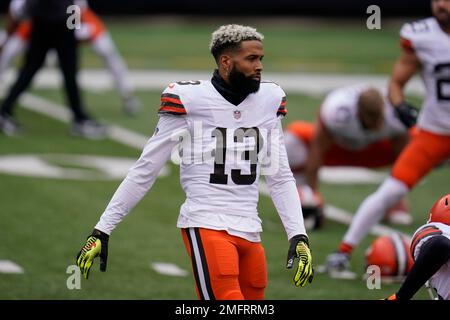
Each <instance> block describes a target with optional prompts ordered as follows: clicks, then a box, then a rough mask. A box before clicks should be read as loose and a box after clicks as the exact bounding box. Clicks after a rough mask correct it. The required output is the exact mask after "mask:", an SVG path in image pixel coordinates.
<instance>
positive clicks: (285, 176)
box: [96, 81, 306, 242]
mask: <svg viewBox="0 0 450 320" xmlns="http://www.w3.org/2000/svg"><path fill="white" fill-rule="evenodd" d="M159 114H160V121H159V122H158V125H157V128H156V130H155V134H154V135H153V137H152V138H151V139H150V140H149V141H148V143H147V145H146V147H145V148H144V151H143V153H142V155H141V157H140V159H139V160H138V162H137V163H136V164H135V166H134V167H133V168H132V169H131V170H130V172H129V174H128V175H127V178H126V179H125V180H124V182H122V184H121V186H120V187H119V189H118V190H117V192H116V194H115V195H114V197H113V199H112V200H111V202H110V204H109V205H108V207H107V209H106V210H105V212H104V214H103V215H102V217H101V219H100V222H99V224H97V226H96V228H98V229H99V230H101V231H104V232H107V233H108V234H109V233H110V232H111V231H112V229H113V228H114V227H115V225H116V224H117V223H118V222H120V220H121V219H122V218H123V216H124V215H125V214H126V213H128V211H129V210H131V208H132V207H133V206H134V205H135V203H137V201H139V200H140V198H141V197H142V196H143V195H144V194H145V192H146V191H147V190H148V189H149V188H150V187H151V185H152V184H153V181H154V179H155V178H156V175H157V173H158V171H159V170H160V169H161V167H162V166H163V165H164V163H165V162H166V161H167V159H168V158H169V157H170V154H171V152H172V149H173V148H174V147H177V148H179V153H180V154H181V164H180V181H181V186H182V188H183V190H184V192H185V193H186V201H185V202H184V204H183V205H182V207H181V209H180V215H179V218H178V222H177V226H178V227H179V228H191V227H203V228H209V229H214V230H226V231H227V232H228V233H230V234H232V235H236V236H240V237H242V238H245V239H247V240H249V241H254V242H257V241H260V236H259V233H260V232H261V231H262V227H261V219H260V218H259V215H258V211H257V204H258V198H259V190H258V184H259V177H260V174H261V172H262V171H263V174H264V175H265V178H266V181H267V185H268V187H269V190H270V192H271V196H272V200H273V202H274V204H275V207H276V208H277V211H278V213H279V215H280V217H281V220H282V222H283V224H284V227H285V229H286V232H287V235H288V238H291V237H292V236H294V235H296V234H306V232H305V228H304V225H303V215H302V210H301V205H300V199H299V196H298V193H297V189H296V186H295V180H294V178H293V175H292V172H291V170H290V167H289V164H288V160H287V155H286V150H285V147H284V137H283V131H282V127H281V120H280V118H281V116H283V115H284V114H286V108H285V94H284V92H283V90H282V89H281V88H280V87H279V86H278V85H276V84H274V83H271V82H262V83H261V86H260V89H259V91H257V92H256V93H253V94H250V95H248V96H247V97H246V99H245V100H244V101H242V102H241V103H240V104H239V105H237V106H235V105H233V104H231V103H230V102H228V101H227V100H226V99H225V98H224V97H223V96H222V95H221V94H220V93H219V92H218V91H217V90H216V89H215V88H214V86H213V85H212V83H211V82H210V81H186V82H177V83H172V84H170V85H169V86H168V87H167V88H166V89H165V90H164V92H163V94H162V96H161V108H160V110H159ZM179 141H181V143H179Z"/></svg>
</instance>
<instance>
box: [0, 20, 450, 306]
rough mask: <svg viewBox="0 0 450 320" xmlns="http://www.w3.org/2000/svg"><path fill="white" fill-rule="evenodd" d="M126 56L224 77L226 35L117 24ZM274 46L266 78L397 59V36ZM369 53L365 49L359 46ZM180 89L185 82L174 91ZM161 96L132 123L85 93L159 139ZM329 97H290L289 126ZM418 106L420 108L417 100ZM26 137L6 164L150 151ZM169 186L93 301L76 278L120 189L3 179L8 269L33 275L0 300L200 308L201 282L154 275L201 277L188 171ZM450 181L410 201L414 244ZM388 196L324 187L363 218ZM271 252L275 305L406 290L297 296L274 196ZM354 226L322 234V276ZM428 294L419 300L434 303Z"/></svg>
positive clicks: (60, 133)
mask: <svg viewBox="0 0 450 320" xmlns="http://www.w3.org/2000/svg"><path fill="white" fill-rule="evenodd" d="M107 24H108V27H109V28H110V31H111V33H112V34H113V37H114V39H115V40H116V41H117V46H118V47H119V49H120V51H121V52H122V53H123V55H124V57H125V59H126V60H127V62H128V63H129V65H130V67H131V68H133V69H139V68H146V69H173V70H177V69H188V70H195V69H202V70H207V69H211V68H212V67H213V64H212V59H211V58H210V56H209V55H208V52H207V46H208V41H209V34H210V32H211V30H212V29H213V28H214V27H215V26H216V25H214V24H205V25H200V24H195V25H184V24H174V23H171V24H167V23H160V24H158V23H156V22H149V23H146V22H145V21H141V20H139V21H136V22H129V21H127V22H124V21H113V20H108V21H107ZM254 25H255V26H257V27H259V29H260V30H261V32H263V33H265V35H266V42H265V50H266V58H265V60H264V62H265V67H266V69H267V70H270V71H277V72H278V71H289V72H302V71H309V72H311V71H317V72H341V73H357V72H361V73H386V72H389V69H390V67H391V65H392V62H393V61H394V59H395V57H396V54H397V52H398V50H397V29H396V28H395V27H391V28H388V29H386V30H382V31H379V32H378V31H370V32H369V31H367V30H366V29H363V28H362V27H359V26H358V25H357V24H356V25H345V26H343V27H342V28H339V26H336V25H329V26H327V25H323V26H322V25H308V26H305V25H302V24H300V25H298V26H297V25H295V24H294V25H290V26H289V25H286V24H281V25H279V26H277V27H273V26H272V25H270V24H264V23H262V22H261V25H260V26H258V25H257V24H254ZM356 44H357V45H356ZM82 58H83V66H85V67H89V68H90V67H100V66H101V62H100V61H99V60H98V59H97V58H96V57H95V56H93V55H92V54H91V53H90V52H89V50H88V49H87V48H85V49H83V56H82ZM174 80H178V79H174ZM32 93H33V94H35V95H38V96H40V97H43V98H45V99H48V100H50V101H55V102H61V103H63V101H64V100H63V98H62V96H61V93H60V92H59V91H55V90H33V91H32ZM159 95H160V92H157V91H148V92H144V91H139V92H138V96H139V98H140V100H141V101H142V102H143V110H142V112H141V113H140V115H139V116H138V117H136V118H129V117H126V116H124V115H123V114H122V112H121V106H120V101H119V99H118V95H117V93H116V92H114V91H106V92H90V91H86V92H84V96H85V99H86V102H87V105H88V106H89V110H90V111H91V112H92V113H93V114H94V115H95V116H96V117H98V118H100V119H102V120H103V121H104V122H106V123H111V124H118V125H120V126H123V127H125V128H128V129H130V130H132V131H135V132H139V133H141V134H144V135H147V136H149V135H151V133H152V132H153V129H154V126H155V123H156V121H157V116H156V110H157V107H158V105H159ZM321 98H322V97H317V96H305V95H293V94H289V92H288V108H289V116H288V117H287V118H286V119H285V124H286V123H287V122H288V121H291V120H295V119H305V120H313V118H314V115H315V114H316V111H317V106H318V105H319V103H320V101H321ZM414 99H415V100H416V101H419V100H420V97H414ZM17 111H18V114H17V116H18V119H19V120H20V122H21V124H22V125H23V127H24V128H25V130H26V131H25V134H24V135H23V136H22V137H17V138H6V137H4V136H0V156H5V155H19V154H22V155H23V154H33V155H48V154H86V155H105V156H119V157H128V158H137V157H138V156H139V154H140V151H139V150H137V149H134V148H131V147H126V146H124V145H121V144H119V143H117V142H114V141H110V140H107V141H101V142H98V141H87V140H82V139H75V138H72V137H70V136H69V135H68V133H67V129H68V127H67V125H66V124H63V123H60V122H58V121H55V120H52V119H49V118H47V117H45V116H43V115H40V114H37V113H34V112H30V111H27V110H24V109H22V108H18V110H17ZM169 166H170V174H169V176H167V177H164V178H161V179H159V180H158V181H157V182H156V183H155V185H154V187H153V188H152V190H151V191H150V192H149V194H148V195H147V197H145V198H144V199H143V201H142V202H141V203H140V204H139V205H138V206H137V207H136V208H135V209H134V210H133V212H132V213H131V214H130V215H129V216H128V217H127V218H126V219H125V220H124V221H123V223H122V224H121V225H120V226H119V227H118V228H117V229H116V231H115V232H114V233H113V235H112V237H111V239H110V247H109V259H108V272H107V273H100V272H99V271H98V261H96V264H95V265H94V267H93V270H92V271H91V277H90V279H89V280H88V281H86V280H84V279H83V280H82V283H81V290H69V289H68V288H67V286H66V281H67V278H68V277H69V274H67V273H66V269H67V267H68V266H69V265H71V264H73V263H74V260H75V255H76V253H77V252H78V250H79V249H80V247H81V245H82V244H83V242H84V240H85V237H86V236H87V235H88V234H89V232H91V230H92V228H93V226H94V225H95V223H96V222H97V220H98V218H99V216H100V214H101V213H102V211H103V209H104V208H105V206H106V204H107V203H108V201H109V199H110V198H111V196H112V194H113V193H114V191H115V189H116V188H117V186H118V185H119V183H120V180H114V181H76V180H55V179H49V178H30V177H18V176H13V175H6V174H0V195H1V196H0V201H1V204H0V243H1V244H2V245H1V246H0V260H12V261H14V262H15V263H17V264H19V265H20V266H22V267H23V268H24V270H25V273H24V274H2V273H0V299H195V298H196V296H195V292H194V280H193V278H192V277H191V276H190V275H189V276H188V277H170V276H164V275H160V274H158V273H156V272H155V271H153V270H152V269H151V268H150V263H152V262H159V261H161V262H169V263H173V264H176V265H178V266H180V267H181V268H183V269H185V270H188V271H190V262H189V259H188V257H187V254H186V253H185V249H184V246H183V243H182V240H181V235H180V232H179V230H178V229H177V228H176V227H175V225H176V219H177V215H178V210H179V206H180V205H181V204H182V202H183V201H184V195H183V192H182V190H181V187H180V186H179V178H178V174H179V171H178V167H176V166H174V165H172V164H170V165H169ZM449 180H450V169H449V168H448V167H445V168H440V169H436V170H434V171H433V172H432V173H431V174H430V175H429V176H427V177H426V178H425V179H424V181H423V182H422V183H421V184H420V185H419V186H417V187H416V188H415V189H414V190H413V192H412V193H411V194H410V195H409V196H408V200H409V202H410V205H411V211H412V213H413V215H414V217H415V222H414V225H413V226H411V227H403V228H400V230H401V231H403V232H407V233H412V232H413V231H414V230H415V229H416V228H417V227H418V226H420V225H421V224H423V223H424V222H425V218H426V211H427V209H428V208H429V207H430V206H431V204H432V203H433V202H434V201H435V200H436V198H437V197H439V196H440V195H441V194H442V193H444V192H448V181H449ZM375 188H376V185H363V186H361V185H358V186H336V185H329V184H322V186H321V190H322V193H323V195H324V197H325V200H326V201H327V202H328V203H330V204H333V205H335V206H337V207H340V208H343V209H346V210H348V211H350V212H354V211H355V210H356V208H357V207H358V205H359V203H360V202H361V201H362V200H363V199H364V198H365V196H367V195H368V194H370V193H371V192H372V191H374V190H375ZM259 208H260V212H261V218H262V220H263V228H264V233H263V237H262V238H263V244H264V246H265V250H266V256H267V261H268V271H269V284H268V288H267V291H266V298H268V299H380V298H384V297H386V296H388V295H390V294H391V293H392V292H394V291H395V290H396V289H397V288H398V285H397V284H394V285H382V288H381V289H380V290H368V289H367V287H366V283H365V281H362V280H347V281H345V280H333V279H330V278H329V277H328V276H326V275H323V274H317V275H316V277H315V280H314V282H313V283H312V285H309V286H307V287H305V288H296V287H295V286H294V285H293V284H292V282H291V278H292V275H293V274H292V271H286V270H285V268H284V266H285V263H286V261H285V260H286V254H287V249H288V243H287V239H286V235H285V232H284V230H283V227H282V225H281V222H280V219H279V217H278V215H277V213H276V211H275V209H274V207H273V205H272V203H271V200H270V199H269V198H268V197H265V196H262V197H261V201H260V205H259ZM345 230H346V226H344V225H342V224H339V223H336V222H333V221H326V225H325V227H324V229H323V230H321V231H318V232H311V233H310V238H311V244H312V250H313V255H314V261H315V263H316V264H322V263H323V262H324V259H325V256H326V255H327V254H329V253H330V252H331V251H333V250H334V249H335V247H336V245H337V244H338V242H339V240H340V239H341V237H342V235H343V234H344V232H345ZM372 239H373V237H368V238H367V239H366V240H365V241H364V242H363V243H362V245H361V246H360V247H359V248H358V249H357V250H356V252H355V255H354V257H353V260H352V268H353V269H354V270H355V271H357V272H358V273H359V274H360V275H362V274H363V272H364V264H363V256H364V251H365V248H367V246H368V245H369V243H370V241H371V240H372ZM427 298H428V295H427V293H426V291H425V290H422V291H421V292H419V293H418V294H417V295H416V299H427Z"/></svg>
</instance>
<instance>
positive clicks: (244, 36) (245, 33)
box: [209, 24, 264, 59]
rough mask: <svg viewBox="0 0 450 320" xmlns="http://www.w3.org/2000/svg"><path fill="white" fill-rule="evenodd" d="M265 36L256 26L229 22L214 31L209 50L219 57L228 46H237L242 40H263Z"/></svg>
mask: <svg viewBox="0 0 450 320" xmlns="http://www.w3.org/2000/svg"><path fill="white" fill-rule="evenodd" d="M263 39H264V36H263V35H262V34H261V33H259V32H258V31H256V29H255V28H252V27H249V26H242V25H239V24H227V25H223V26H221V27H219V28H218V29H217V30H216V31H214V32H213V33H212V37H211V42H210V43H209V50H210V51H211V53H212V55H213V56H214V57H215V58H216V59H217V57H218V55H219V54H220V53H221V52H222V51H223V50H224V49H226V48H229V47H237V46H238V45H239V44H240V43H241V42H242V41H248V40H257V41H262V40H263Z"/></svg>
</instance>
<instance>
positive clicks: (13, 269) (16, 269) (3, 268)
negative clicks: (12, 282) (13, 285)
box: [0, 260, 25, 274]
mask: <svg viewBox="0 0 450 320" xmlns="http://www.w3.org/2000/svg"><path fill="white" fill-rule="evenodd" d="M24 272H25V271H24V269H23V268H22V267H21V266H19V265H18V264H17V263H15V262H13V261H11V260H0V273H8V274H22V273H24Z"/></svg>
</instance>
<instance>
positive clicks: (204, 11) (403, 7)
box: [0, 0, 430, 17]
mask: <svg viewBox="0 0 450 320" xmlns="http://www.w3.org/2000/svg"><path fill="white" fill-rule="evenodd" d="M8 3H9V1H8V0H1V1H0V10H1V11H2V12H5V10H6V8H7V6H8ZM89 3H90V5H91V6H92V7H93V8H94V10H96V11H98V12H99V13H102V14H113V15H128V14H189V15H192V14H194V15H196V14H198V15H236V14H239V15H282V14H289V15H308V16H332V17H358V16H362V15H365V14H366V9H367V7H368V6H370V5H373V4H375V5H378V6H380V8H381V13H382V15H383V16H389V17H404V16H426V15H428V14H429V12H430V1H429V0H428V1H426V0H396V1H392V0H339V1H336V0H314V1H299V0H276V1H275V0H246V1H242V0H227V1H216V0H190V1H185V0H171V1H153V0H152V1H149V0H127V1H126V4H124V1H123V0H89Z"/></svg>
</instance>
